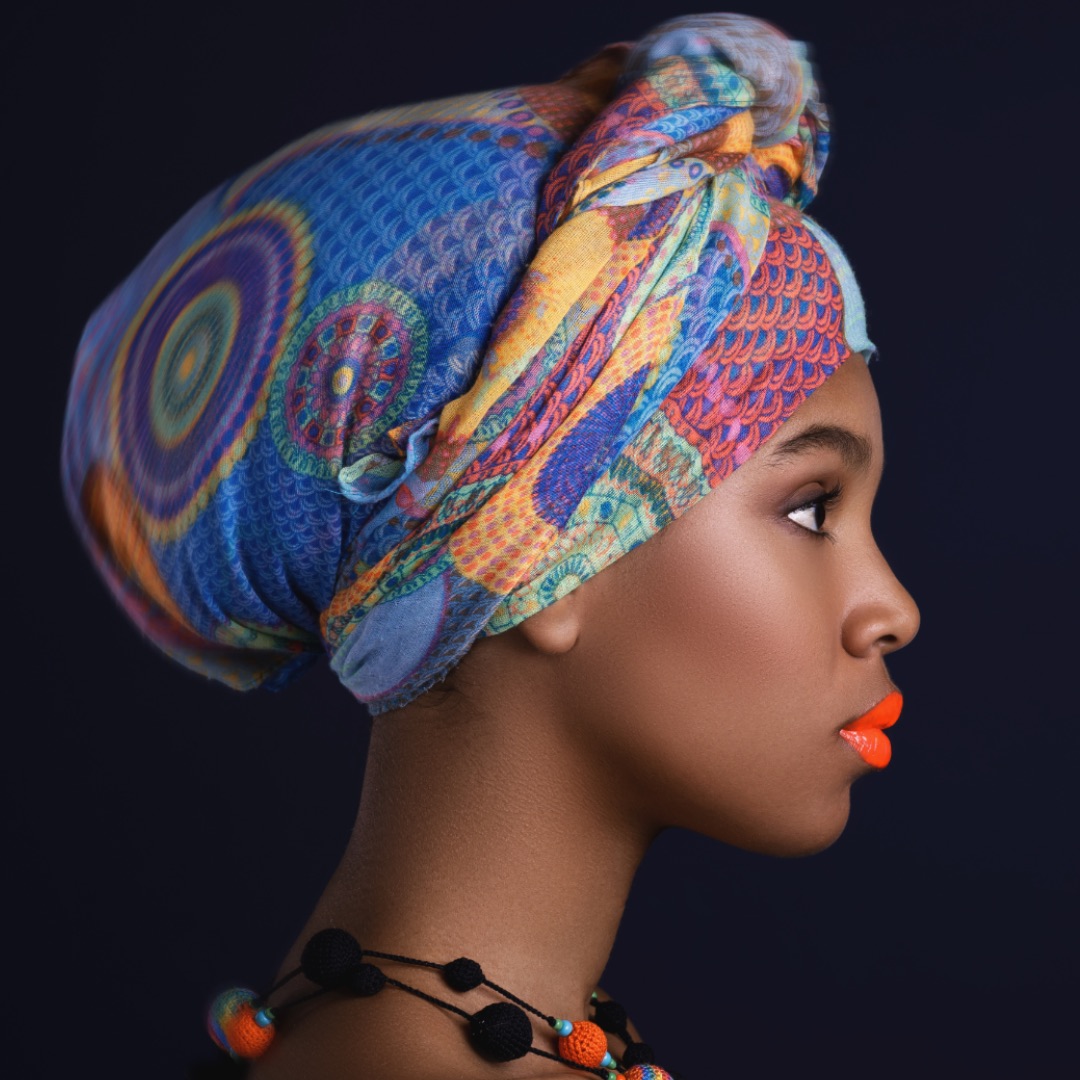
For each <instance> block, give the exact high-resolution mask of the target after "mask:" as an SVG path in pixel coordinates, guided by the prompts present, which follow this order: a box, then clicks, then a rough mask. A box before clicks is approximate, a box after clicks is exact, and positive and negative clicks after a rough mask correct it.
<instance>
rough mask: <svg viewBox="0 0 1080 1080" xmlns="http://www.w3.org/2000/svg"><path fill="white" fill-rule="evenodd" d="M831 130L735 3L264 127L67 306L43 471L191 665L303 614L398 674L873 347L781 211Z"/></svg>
mask: <svg viewBox="0 0 1080 1080" xmlns="http://www.w3.org/2000/svg"><path fill="white" fill-rule="evenodd" d="M827 149H828V124H827V120H826V114H825V111H824V109H823V107H822V106H821V104H820V102H819V101H818V100H817V92H816V87H815V84H814V80H813V77H812V74H811V72H810V69H809V66H808V64H807V62H806V60H805V53H804V50H803V47H802V46H801V45H798V44H796V43H793V42H790V41H788V40H787V39H786V38H784V37H783V36H782V35H781V34H780V33H779V32H778V31H776V30H774V29H773V28H772V27H770V26H768V25H767V24H765V23H762V22H760V21H758V20H755V19H750V18H747V17H744V16H732V15H726V16H720V15H714V16H707V15H706V16H693V17H689V18H686V19H681V20H675V21H674V22H671V23H667V24H664V25H663V26H661V27H659V28H658V29H657V30H655V31H654V32H652V33H651V34H650V35H648V36H647V37H646V38H645V39H643V40H642V41H641V42H639V43H638V44H637V46H635V47H632V48H631V47H630V46H613V47H611V48H609V49H607V50H605V51H603V52H602V53H600V54H599V55H598V56H597V57H594V58H593V60H591V61H589V62H588V63H586V64H585V65H583V66H582V67H581V68H579V69H578V70H576V71H575V72H573V73H571V75H569V76H567V77H566V78H564V79H562V80H559V81H558V82H555V83H552V84H550V85H544V86H528V87H517V88H514V89H510V90H503V91H498V92H492V93H485V94H478V95H474V96H469V97H462V98H453V99H447V100H444V101H437V102H429V103H424V104H420V105H414V106H409V107H405V108H398V109H390V110H387V111H384V112H379V113H374V114H371V115H368V116H364V117H361V118H359V119H357V120H354V121H350V122H347V123H344V124H339V125H336V126H333V127H330V128H326V129H324V130H321V131H318V132H316V133H314V134H313V135H311V136H309V137H307V138H305V139H302V140H300V141H299V142H298V143H296V144H295V145H293V146H290V147H287V148H286V149H284V150H282V151H281V152H280V153H278V154H276V155H274V156H273V157H271V158H270V159H269V160H267V161H265V162H263V163H262V164H260V165H258V166H256V167H255V168H254V169H252V170H251V171H249V172H248V173H245V174H244V175H243V176H241V177H239V178H237V179H236V180H234V181H232V182H230V183H227V184H225V185H223V186H222V187H221V188H219V189H218V190H216V191H214V192H212V193H211V194H210V195H209V196H207V197H206V198H205V199H203V200H202V201H201V202H200V203H198V204H197V205H196V206H195V207H194V209H192V210H191V211H190V212H189V213H188V214H187V215H186V216H185V217H184V218H183V219H182V220H181V221H180V222H179V223H178V224H177V225H176V226H174V228H173V229H172V230H171V231H170V232H169V233H168V234H167V235H166V236H165V237H164V238H163V239H162V240H161V241H160V243H159V244H158V245H157V246H156V247H155V248H154V250H153V251H151V253H150V254H149V255H148V256H147V258H146V260H145V261H144V262H143V263H142V265H141V266H139V267H138V269H137V270H136V271H135V272H134V273H133V274H132V276H131V277H130V278H129V279H128V280H127V281H126V282H124V283H123V284H122V285H121V286H120V287H119V288H118V289H117V290H116V291H115V292H114V293H113V295H112V296H111V297H110V298H109V299H108V300H107V301H106V302H105V304H104V305H103V306H102V307H101V308H100V309H99V310H98V311H97V312H96V313H95V314H94V316H93V318H92V319H91V320H90V323H89V325H88V326H87V329H86V331H85V334H84V337H83V340H82V342H81V344H80V348H79V353H78V357H77V361H76V367H75V374H74V378H73V382H72V388H71V396H70V401H69V406H68V414H67V422H66V427H65V434H64V448H63V480H64V485H65V492H66V496H67V499H68V503H69V506H70V508H71V511H72V514H73V516H74V518H75V520H76V522H77V524H78V526H79V528H80V530H81V532H82V534H83V537H84V539H85V541H86V543H87V545H88V547H89V549H90V551H91V553H92V555H93V557H94V559H95V561H96V563H97V566H98V568H99V569H100V571H101V573H102V574H103V575H104V577H105V578H106V580H107V581H108V583H109V585H110V587H111V589H112V591H113V592H114V594H115V595H116V596H117V597H118V599H119V600H120V602H121V603H122V604H123V605H124V607H125V609H126V610H127V612H128V613H129V614H130V616H131V617H132V618H133V619H134V621H135V622H136V623H137V624H138V625H139V626H140V627H141V629H142V630H143V631H144V632H145V633H146V634H147V635H148V636H149V637H150V638H151V639H152V640H153V641H155V642H156V643H157V644H158V645H159V646H160V647H162V648H163V649H164V650H165V651H166V652H168V653H169V654H170V655H172V656H173V657H175V658H177V659H178V660H180V661H181V662H183V663H185V664H187V665H189V666H190V667H192V668H194V669H196V670H198V671H201V672H204V673H206V674H208V675H211V676H214V677H216V678H219V679H222V680H224V681H226V682H228V683H230V684H231V685H233V686H237V687H241V688H247V687H250V686H254V685H257V684H259V683H269V684H270V685H277V684H279V683H280V682H281V681H282V680H284V679H286V678H288V677H290V676H291V675H292V674H293V673H294V672H295V671H296V670H297V669H298V668H299V667H300V666H302V665H303V664H304V663H305V662H306V661H308V660H310V659H311V658H313V657H314V656H317V655H318V654H319V653H320V652H321V651H322V650H323V649H324V648H325V649H326V650H327V651H328V652H329V654H330V657H331V663H332V666H333V668H334V670H335V671H336V672H337V673H338V675H339V676H340V678H341V679H342V681H343V682H344V683H345V684H346V686H348V687H349V688H350V689H351V690H352V691H353V693H354V694H355V695H356V696H357V697H358V698H359V699H360V700H362V701H364V702H366V703H367V704H368V705H369V708H370V710H371V712H372V713H381V712H384V711H386V710H388V709H392V708H395V707H398V706H400V705H403V704H405V703H407V702H408V701H410V700H412V699H413V698H414V697H416V696H417V695H418V694H420V693H421V692H422V691H423V690H425V689H426V688H428V687H429V686H431V685H432V684H434V683H435V682H436V681H438V680H439V679H441V678H442V677H443V676H444V675H445V674H446V673H447V672H448V671H449V670H450V669H451V668H452V667H453V665H454V664H455V663H456V662H457V661H458V660H459V659H460V658H461V657H462V656H463V655H464V654H465V652H466V651H467V650H468V649H469V647H470V646H471V644H472V642H473V641H474V640H475V639H476V638H477V637H478V636H480V635H490V634H496V633H499V632H501V631H504V630H506V629H508V628H509V627H511V626H514V625H516V624H517V623H518V622H520V621H521V620H522V619H525V618H528V616H529V615H531V614H533V613H535V612H537V611H539V610H541V609H542V608H543V607H545V606H546V605H548V604H550V603H552V602H554V601H555V600H556V599H558V598H559V597H561V596H563V595H564V594H565V593H566V592H568V591H569V590H571V589H572V588H574V587H575V586H576V585H578V584H580V583H581V582H583V581H585V580H587V579H588V578H589V577H591V576H592V575H593V574H595V573H597V572H598V571H599V570H602V569H603V568H604V567H606V566H607V565H609V564H610V563H611V562H612V561H613V560H615V559H617V558H618V557H619V556H620V555H623V554H625V553H626V552H628V551H630V550H631V549H632V548H634V547H635V546H637V545H638V544H640V543H642V542H643V541H644V540H647V539H648V538H649V537H650V536H652V535H654V534H655V533H656V532H657V531H658V530H660V529H662V528H663V527H664V526H665V525H667V524H669V523H670V522H671V521H674V520H675V519H676V518H678V517H679V516H680V515H681V514H682V513H683V512H685V511H686V510H687V509H688V508H689V507H690V506H692V505H693V504H694V503H695V502H696V501H697V500H698V499H700V498H701V497H702V496H704V495H705V494H707V493H708V492H709V491H710V490H711V489H712V488H714V487H715V486H716V485H717V484H719V483H720V482H721V480H723V478H724V477H725V476H727V475H729V474H730V473H731V471H732V470H733V469H735V468H737V467H738V466H739V465H740V464H741V463H742V462H743V461H745V460H746V459H747V457H748V456H749V455H750V454H751V453H753V451H754V450H755V449H756V448H757V447H758V446H759V445H761V443H762V442H764V441H765V440H766V439H768V438H769V437H770V436H771V435H772V434H773V433H774V432H775V431H776V429H777V428H778V426H779V425H780V424H782V423H783V421H784V420H785V419H786V418H787V417H788V416H790V415H791V413H792V412H793V411H794V410H795V409H796V408H797V407H798V406H799V404H800V403H801V402H802V401H804V400H805V399H806V397H807V396H808V395H809V394H810V393H812V392H813V390H814V389H815V388H816V387H817V386H819V385H820V384H821V382H822V381H823V380H824V379H825V378H826V377H827V376H828V375H829V374H830V373H831V372H833V371H834V370H835V369H836V367H837V365H839V364H840V363H842V362H843V361H844V359H845V358H846V357H847V356H848V355H849V354H850V353H851V352H852V351H861V352H864V353H869V351H870V350H872V346H871V345H870V343H869V341H868V340H867V338H866V331H865V325H864V318H863V310H862V301H861V299H860V298H859V294H858V289H857V287H856V285H855V283H854V280H853V278H852V276H851V273H850V269H849V267H848V265H847V262H846V260H845V259H844V256H843V254H842V253H841V252H840V250H839V248H838V247H837V246H836V244H835V242H834V241H833V240H832V239H831V238H830V237H829V236H828V234H827V233H825V232H824V230H822V229H821V228H820V227H819V226H818V225H816V224H815V223H814V222H812V221H811V220H810V219H809V218H807V217H805V216H804V215H803V213H802V209H803V207H804V206H805V205H806V204H807V203H808V202H809V201H810V199H811V197H812V196H813V194H814V193H815V191H816V189H817V181H818V176H819V174H820V172H821V169H822V166H823V165H824V161H825V156H826V152H827Z"/></svg>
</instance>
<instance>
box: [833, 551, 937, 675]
mask: <svg viewBox="0 0 1080 1080" xmlns="http://www.w3.org/2000/svg"><path fill="white" fill-rule="evenodd" d="M919 618H920V616H919V608H918V606H917V605H916V603H915V601H914V600H913V599H912V597H911V593H909V592H908V591H907V589H905V588H904V586H903V585H901V584H900V582H899V581H898V580H897V578H896V575H895V574H894V573H893V572H892V567H890V566H889V564H888V563H887V562H886V561H885V556H884V555H882V554H881V552H880V551H879V550H878V548H877V546H876V545H875V547H874V549H873V553H872V557H871V565H869V566H866V565H864V566H862V567H861V568H860V569H859V572H858V578H857V584H856V587H855V596H854V598H853V604H852V606H851V608H850V609H849V610H848V613H847V615H846V616H845V618H844V624H843V630H842V633H843V641H844V648H845V649H846V650H847V651H848V652H849V653H850V654H851V655H852V656H858V657H867V656H870V655H872V654H873V653H874V652H877V653H878V654H879V655H882V656H884V655H885V654H887V653H891V652H896V650H897V649H902V648H903V647H904V646H905V645H907V644H908V642H909V641H911V639H912V638H913V637H914V636H915V635H916V634H917V633H918V632H919Z"/></svg>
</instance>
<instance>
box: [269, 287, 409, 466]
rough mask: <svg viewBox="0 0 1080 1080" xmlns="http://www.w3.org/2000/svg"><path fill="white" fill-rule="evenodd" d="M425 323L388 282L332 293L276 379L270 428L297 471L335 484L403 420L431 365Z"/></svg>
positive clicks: (293, 345)
mask: <svg viewBox="0 0 1080 1080" xmlns="http://www.w3.org/2000/svg"><path fill="white" fill-rule="evenodd" d="M427 349H428V331H427V321H426V320H425V318H424V315H423V313H422V312H421V311H420V309H419V308H418V307H417V305H416V303H415V302H414V301H413V300H412V299H411V298H410V297H409V296H408V295H407V294H406V293H404V292H402V291H401V290H400V289H397V288H395V287H394V286H393V285H390V284H387V283H386V282H383V281H367V282H364V283H363V284H362V285H354V286H352V287H350V288H348V289H343V290H341V291H340V292H336V293H334V294H333V295H332V296H330V297H328V298H327V299H326V300H324V301H323V302H322V303H321V304H319V306H318V307H317V308H315V310H314V311H313V312H312V313H311V315H309V316H308V318H307V319H305V320H304V322H303V324H302V325H301V326H300V327H299V328H298V329H297V331H296V333H295V334H294V336H293V340H292V341H291V342H290V343H289V346H288V349H287V351H286V355H285V358H284V360H283V362H282V364H281V368H280V370H279V371H278V374H277V378H276V379H275V381H274V390H273V394H272V401H271V406H270V424H271V429H272V431H273V433H274V441H275V443H276V444H277V448H278V451H279V453H280V454H281V456H282V458H284V460H285V462H286V463H287V464H288V465H289V466H290V468H292V469H295V470H296V471H297V472H302V473H307V474H309V475H313V476H321V477H325V478H327V479H332V478H333V477H335V476H337V474H338V472H339V471H340V469H341V467H342V465H343V464H346V463H348V462H350V461H353V460H355V459H356V458H357V457H358V456H359V455H360V454H362V453H364V452H365V451H366V450H368V449H369V448H370V447H372V446H373V445H375V443H376V442H377V441H378V440H379V439H380V438H381V437H382V436H383V435H385V434H386V432H387V431H388V430H389V429H390V428H392V427H393V426H394V424H395V423H396V422H398V420H399V419H400V418H401V417H402V416H403V414H404V412H405V409H406V407H407V405H408V404H409V401H410V400H411V399H412V397H413V394H414V393H415V391H416V387H417V385H418V384H419V382H420V377H421V375H422V374H423V372H424V367H425V362H426V360H427Z"/></svg>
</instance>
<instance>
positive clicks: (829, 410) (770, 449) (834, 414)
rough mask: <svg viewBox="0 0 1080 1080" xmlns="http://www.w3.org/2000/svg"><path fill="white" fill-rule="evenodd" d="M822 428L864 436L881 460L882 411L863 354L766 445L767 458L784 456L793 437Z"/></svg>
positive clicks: (851, 360) (843, 367)
mask: <svg viewBox="0 0 1080 1080" xmlns="http://www.w3.org/2000/svg"><path fill="white" fill-rule="evenodd" d="M821 425H828V426H835V427H842V428H845V429H847V430H848V431H850V432H852V433H853V434H854V435H857V436H861V437H862V438H864V439H866V440H868V441H869V443H870V445H871V448H872V450H873V452H874V455H875V456H876V457H880V456H881V450H882V440H881V409H880V407H879V405H878V398H877V391H876V390H875V389H874V381H873V379H872V378H871V376H870V369H869V366H868V365H867V364H866V362H865V361H864V360H863V358H862V356H861V355H860V354H859V353H854V354H852V356H851V357H849V358H848V359H847V360H846V361H845V362H844V363H843V364H841V365H840V367H839V368H838V369H837V371H836V372H835V373H834V374H832V375H830V376H829V378H827V379H826V380H825V381H824V382H823V383H822V384H821V386H819V387H818V388H817V390H815V391H814V393H813V394H812V395H811V396H810V397H809V398H808V399H807V400H806V401H804V402H803V403H802V405H800V406H799V407H798V409H796V410H795V412H794V413H792V415H791V417H790V419H789V420H788V421H787V422H786V423H785V424H784V425H783V427H782V428H781V429H780V430H779V431H778V432H777V434H776V436H775V437H774V438H773V439H772V440H771V441H770V442H769V443H767V444H766V446H765V448H764V453H765V455H766V456H772V457H775V456H776V455H777V454H782V453H783V448H784V446H785V445H786V444H787V443H788V442H789V441H790V440H791V439H792V438H793V437H797V436H798V435H799V434H800V433H802V432H804V431H807V430H808V429H810V428H814V427H818V426H821Z"/></svg>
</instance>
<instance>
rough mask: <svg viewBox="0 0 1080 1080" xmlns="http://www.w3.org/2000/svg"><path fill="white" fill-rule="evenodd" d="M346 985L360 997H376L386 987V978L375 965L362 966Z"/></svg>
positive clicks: (349, 978)
mask: <svg viewBox="0 0 1080 1080" xmlns="http://www.w3.org/2000/svg"><path fill="white" fill-rule="evenodd" d="M345 985H346V986H347V987H348V989H350V990H351V991H352V992H353V993H354V994H357V995H359V996H360V997H374V996H375V995H376V994H377V993H378V992H379V991H380V990H381V989H382V988H383V987H384V986H385V985H386V976H385V975H384V974H383V973H382V969H381V968H377V967H376V966H375V965H374V964H361V965H360V966H359V967H358V968H357V969H356V970H355V971H354V972H353V973H352V974H351V975H350V976H349V977H348V980H347V982H346V983H345Z"/></svg>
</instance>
